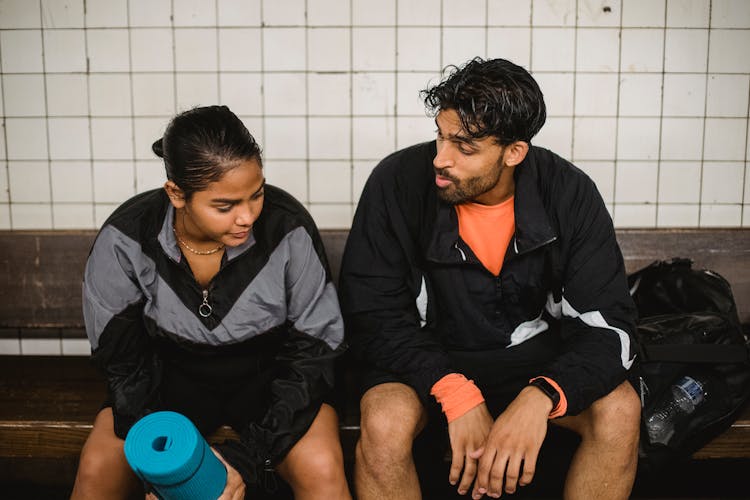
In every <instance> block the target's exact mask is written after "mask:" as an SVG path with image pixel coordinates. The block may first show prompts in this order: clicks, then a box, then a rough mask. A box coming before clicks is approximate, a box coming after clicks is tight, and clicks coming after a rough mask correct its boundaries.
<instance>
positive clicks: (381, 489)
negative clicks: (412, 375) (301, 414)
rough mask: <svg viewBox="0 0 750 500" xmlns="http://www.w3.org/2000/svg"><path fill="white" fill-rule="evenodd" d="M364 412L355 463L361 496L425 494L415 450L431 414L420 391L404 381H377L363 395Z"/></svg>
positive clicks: (367, 498) (415, 496)
mask: <svg viewBox="0 0 750 500" xmlns="http://www.w3.org/2000/svg"><path fill="white" fill-rule="evenodd" d="M360 412H361V436H360V439H359V442H358V443H357V448H356V457H355V466H354V467H355V468H354V470H355V472H354V474H355V475H354V478H355V486H356V490H357V496H358V498H359V499H360V500H370V499H378V500H381V499H382V500H386V499H397V498H409V499H419V498H421V494H420V491H419V479H418V477H417V471H416V468H415V467H414V459H413V457H412V451H411V450H412V443H413V441H414V438H415V437H416V436H417V434H419V431H420V430H421V429H422V428H423V427H424V425H425V422H426V421H427V415H426V412H425V410H424V407H423V406H422V403H421V402H420V401H419V398H418V397H417V394H416V392H414V390H413V389H412V388H411V387H409V386H407V385H405V384H400V383H387V384H380V385H376V386H374V387H372V388H371V389H369V390H368V391H367V392H365V394H364V396H362V400H361V401H360Z"/></svg>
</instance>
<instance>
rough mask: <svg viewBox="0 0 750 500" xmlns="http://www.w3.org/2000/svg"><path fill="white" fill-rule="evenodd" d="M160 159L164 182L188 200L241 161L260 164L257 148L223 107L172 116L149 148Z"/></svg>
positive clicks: (241, 126) (207, 108)
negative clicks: (175, 185) (166, 181)
mask: <svg viewBox="0 0 750 500" xmlns="http://www.w3.org/2000/svg"><path fill="white" fill-rule="evenodd" d="M151 149H152V150H153V151H154V153H155V154H156V155H157V156H159V157H161V158H164V166H165V167H166V170H167V179H169V180H171V181H172V182H174V183H175V184H177V186H179V188H180V189H182V191H183V192H184V193H185V198H186V199H187V200H189V199H190V197H191V196H192V194H193V193H195V192H196V191H201V190H203V189H205V188H206V186H208V185H209V184H210V183H212V182H216V181H218V180H219V179H221V177H222V176H223V175H224V174H225V173H226V172H227V171H228V170H231V169H233V168H235V167H236V166H237V165H239V163H240V162H242V161H247V160H256V161H257V162H258V164H260V165H261V166H262V164H261V158H260V146H258V143H257V142H255V139H254V138H253V136H252V135H251V134H250V132H249V131H248V130H247V128H246V127H245V125H244V124H243V123H242V121H241V120H240V119H239V118H237V115H235V114H234V113H232V112H231V111H230V110H229V108H227V107H226V106H207V107H201V108H193V109H191V110H189V111H185V112H184V113H180V114H179V115H177V116H175V117H174V118H173V119H172V121H171V122H170V123H169V125H168V126H167V130H166V131H165V132H164V137H162V138H161V139H159V140H157V141H156V142H154V144H153V145H152V146H151Z"/></svg>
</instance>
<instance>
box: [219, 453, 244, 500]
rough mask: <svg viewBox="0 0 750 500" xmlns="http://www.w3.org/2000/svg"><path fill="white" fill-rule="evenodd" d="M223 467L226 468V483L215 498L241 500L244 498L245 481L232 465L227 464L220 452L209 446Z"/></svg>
mask: <svg viewBox="0 0 750 500" xmlns="http://www.w3.org/2000/svg"><path fill="white" fill-rule="evenodd" d="M211 451H213V452H214V455H216V456H217V457H218V458H219V460H221V463H223V464H224V467H226V468H227V485H226V487H225V488H224V492H223V493H222V494H221V496H220V497H219V498H218V499H217V500H243V499H244V498H245V482H244V481H243V480H242V476H240V473H239V472H237V471H236V470H235V469H234V467H232V466H231V465H229V464H228V463H227V462H226V460H224V457H222V456H221V454H220V453H219V452H218V451H216V450H214V449H213V448H211Z"/></svg>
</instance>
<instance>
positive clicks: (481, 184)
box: [432, 109, 507, 205]
mask: <svg viewBox="0 0 750 500" xmlns="http://www.w3.org/2000/svg"><path fill="white" fill-rule="evenodd" d="M435 124H436V125H437V155H436V156H435V159H434V160H433V161H432V164H433V165H434V167H435V184H436V185H437V189H438V196H440V198H441V199H442V200H443V201H445V202H447V203H450V204H452V205H457V204H459V203H465V202H469V201H471V202H476V203H483V204H486V205H494V204H496V203H499V202H500V201H502V200H498V199H496V196H495V195H496V194H497V192H498V191H502V190H501V189H500V188H501V187H502V186H501V184H502V183H501V174H502V172H503V169H504V168H505V166H504V165H503V154H504V150H505V148H504V147H502V146H500V145H499V144H497V142H495V139H494V138H493V137H484V138H482V139H474V138H472V137H471V136H470V135H469V134H467V133H466V131H465V130H464V129H463V127H462V126H461V120H460V119H459V117H458V113H457V112H456V111H455V110H453V109H444V110H441V111H440V113H438V115H437V117H436V118H435ZM506 177H507V176H506Z"/></svg>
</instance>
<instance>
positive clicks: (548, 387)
mask: <svg viewBox="0 0 750 500" xmlns="http://www.w3.org/2000/svg"><path fill="white" fill-rule="evenodd" d="M531 385H534V386H536V387H538V388H539V389H541V390H542V392H544V393H545V394H546V395H547V397H549V398H550V399H551V400H552V406H553V408H554V407H556V406H557V404H558V403H559V402H560V393H559V392H557V389H555V388H554V387H553V386H552V384H550V383H549V382H547V380H545V379H543V378H537V379H534V380H532V382H531Z"/></svg>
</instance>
